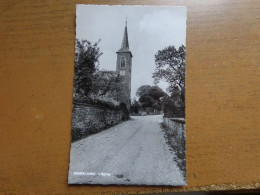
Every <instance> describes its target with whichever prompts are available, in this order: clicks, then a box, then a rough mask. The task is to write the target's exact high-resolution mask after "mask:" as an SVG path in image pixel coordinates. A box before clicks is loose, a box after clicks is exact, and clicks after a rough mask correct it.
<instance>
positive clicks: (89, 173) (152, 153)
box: [69, 115, 185, 186]
mask: <svg viewBox="0 0 260 195" xmlns="http://www.w3.org/2000/svg"><path fill="white" fill-rule="evenodd" d="M131 118H132V119H131V120H129V121H126V122H123V123H121V124H119V125H117V126H114V127H112V128H109V129H108V130H105V131H103V132H100V133H98V134H95V135H92V136H89V137H87V138H85V139H82V140H79V141H77V142H74V143H72V145H71V153H70V159H71V160H70V171H69V184H105V185H107V184H126V185H142V184H143V185H145V184H146V185H173V186H176V185H185V179H184V177H183V175H182V173H181V171H180V170H179V168H178V167H177V165H176V163H175V162H174V161H173V155H174V154H173V153H172V152H171V151H170V150H169V147H168V145H167V144H166V143H165V139H164V136H163V132H162V130H161V128H160V125H159V124H160V122H161V121H162V115H153V116H132V117H131Z"/></svg>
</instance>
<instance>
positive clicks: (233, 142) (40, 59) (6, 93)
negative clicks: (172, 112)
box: [0, 0, 260, 194]
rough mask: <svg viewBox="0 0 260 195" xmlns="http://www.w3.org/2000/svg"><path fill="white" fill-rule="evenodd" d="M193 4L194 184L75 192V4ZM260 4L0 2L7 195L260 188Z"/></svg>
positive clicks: (1, 170)
mask: <svg viewBox="0 0 260 195" xmlns="http://www.w3.org/2000/svg"><path fill="white" fill-rule="evenodd" d="M76 3H86V4H149V5H186V6H188V19H187V81H186V88H187V89H186V93H187V94H186V97H187V99H186V102H187V109H186V111H187V122H186V125H187V180H188V186H187V187H182V188H173V187H145V186H127V187H126V186H125V187H124V186H120V187H117V186H107V187H104V186H69V185H67V174H68V165H69V150H70V139H71V129H70V127H71V109H72V82H73V67H74V64H73V59H74V36H75V5H76ZM259 13H260V1H259V0H251V1H246V0H238V1H235V0H232V1H228V0H221V1H218V0H211V1H199V2H198V1H196V0H190V1H166V0H165V1H163V0H160V1H155V0H145V1H119V0H113V1H107V0H99V1H91V0H86V1H71V0H62V1H61V0H55V1H54V0H53V1H52V0H49V1H47V0H45V1H42V0H36V1H32V0H31V1H30V0H23V1H21V0H6V1H1V2H0V36H1V38H0V83H1V85H0V86H1V93H0V108H1V109H0V144H1V145H0V193H3V194H14V193H17V194H28V193H32V194H33V193H35V194H40V193H42V194H48V193H49V194H85V193H97V192H103V193H148V192H149V193H154V192H172V191H194V190H224V189H225V190H232V189H256V188H260V119H259V116H260V64H259V62H260V54H259V53H260V52H259V49H260V43H259V32H260V15H259Z"/></svg>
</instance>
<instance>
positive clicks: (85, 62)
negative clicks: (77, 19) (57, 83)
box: [74, 39, 102, 97]
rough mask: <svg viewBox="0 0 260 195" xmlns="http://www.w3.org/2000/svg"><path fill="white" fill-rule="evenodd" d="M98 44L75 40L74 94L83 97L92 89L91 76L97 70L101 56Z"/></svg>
mask: <svg viewBox="0 0 260 195" xmlns="http://www.w3.org/2000/svg"><path fill="white" fill-rule="evenodd" d="M99 42H100V40H99V41H98V42H96V43H94V44H92V43H91V42H89V41H87V40H81V41H79V40H78V39H76V48H75V50H76V51H75V74H74V75H75V76H74V94H75V93H76V94H78V95H80V96H83V97H84V96H87V95H88V94H89V92H90V91H91V89H92V88H93V86H92V84H93V75H94V73H95V72H96V71H97V70H98V65H99V61H98V59H99V57H100V56H101V55H102V52H100V49H99V47H98V43H99Z"/></svg>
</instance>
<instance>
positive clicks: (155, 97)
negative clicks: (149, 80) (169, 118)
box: [136, 85, 165, 110]
mask: <svg viewBox="0 0 260 195" xmlns="http://www.w3.org/2000/svg"><path fill="white" fill-rule="evenodd" d="M136 95H137V96H138V97H139V102H140V104H141V105H142V107H153V108H155V109H157V110H161V102H160V98H161V97H163V96H164V95H165V93H164V91H163V90H162V89H161V88H160V87H158V86H150V85H143V86H141V87H139V88H138V89H137V92H136Z"/></svg>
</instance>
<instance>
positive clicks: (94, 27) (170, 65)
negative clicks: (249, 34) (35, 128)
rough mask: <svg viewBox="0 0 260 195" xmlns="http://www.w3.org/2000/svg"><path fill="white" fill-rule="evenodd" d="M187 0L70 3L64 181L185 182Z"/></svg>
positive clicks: (75, 182)
mask: <svg viewBox="0 0 260 195" xmlns="http://www.w3.org/2000/svg"><path fill="white" fill-rule="evenodd" d="M186 12H187V8H186V7H185V6H140V5H139V6H137V5H136V6H135V5H132V6H128V5H113V6H108V5H83V4H79V5H77V6H76V37H75V59H74V61H75V71H74V84H73V85H74V86H73V108H72V139H71V151H70V164H69V175H68V183H69V184H101V185H167V186H183V185H186V159H185V139H186V138H185V66H186Z"/></svg>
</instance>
